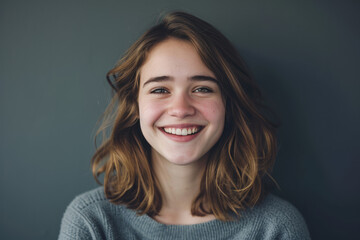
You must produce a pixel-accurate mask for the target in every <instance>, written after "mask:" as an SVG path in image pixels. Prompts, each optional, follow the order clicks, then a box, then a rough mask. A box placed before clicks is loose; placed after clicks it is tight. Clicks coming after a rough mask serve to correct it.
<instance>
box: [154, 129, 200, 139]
mask: <svg viewBox="0 0 360 240" xmlns="http://www.w3.org/2000/svg"><path fill="white" fill-rule="evenodd" d="M203 128H204V126H200V125H188V126H165V127H159V129H160V130H161V132H163V133H164V134H165V135H166V136H168V137H170V138H171V139H173V140H175V141H180V142H187V141H190V140H192V139H194V138H195V137H196V136H197V135H198V134H199V133H200V132H201V130H202V129H203Z"/></svg>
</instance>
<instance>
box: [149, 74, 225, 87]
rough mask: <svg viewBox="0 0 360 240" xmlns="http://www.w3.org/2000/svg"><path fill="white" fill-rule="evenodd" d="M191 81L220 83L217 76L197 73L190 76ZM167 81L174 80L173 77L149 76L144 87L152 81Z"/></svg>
mask: <svg viewBox="0 0 360 240" xmlns="http://www.w3.org/2000/svg"><path fill="white" fill-rule="evenodd" d="M189 80H190V81H211V82H215V83H216V84H218V80H217V79H216V78H213V77H210V76H205V75H195V76H192V77H190V78H189ZM165 81H174V78H173V77H170V76H159V77H152V78H149V79H148V80H147V81H146V82H144V84H143V87H144V86H145V85H146V84H149V83H152V82H165Z"/></svg>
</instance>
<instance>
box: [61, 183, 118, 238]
mask: <svg viewBox="0 0 360 240" xmlns="http://www.w3.org/2000/svg"><path fill="white" fill-rule="evenodd" d="M114 207H115V206H113V204H111V203H110V202H109V201H108V200H107V199H106V197H105V194H104V188H103V187H98V188H96V189H94V190H91V191H88V192H86V193H83V194H81V195H79V196H77V197H75V199H74V200H72V202H71V203H70V204H69V205H68V207H67V208H66V211H65V213H64V216H63V218H62V221H61V227H60V235H59V239H98V238H99V237H100V238H101V236H102V235H103V231H102V229H104V226H105V225H106V224H107V222H108V219H109V218H111V217H112V216H111V215H112V214H113V213H115V212H114V211H112V208H114Z"/></svg>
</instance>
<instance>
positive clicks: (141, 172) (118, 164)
mask: <svg viewBox="0 0 360 240" xmlns="http://www.w3.org/2000/svg"><path fill="white" fill-rule="evenodd" d="M170 37H173V38H178V39H181V40H184V41H188V42H189V43H191V44H192V45H193V46H194V47H195V49H196V51H197V52H198V54H199V56H200V57H201V59H202V61H203V62H204V64H205V65H206V66H207V67H208V68H209V69H210V70H211V71H212V72H213V73H214V74H215V76H216V79H217V80H218V82H219V86H220V89H221V91H222V95H223V96H224V98H225V100H226V110H225V111H226V114H225V115H226V116H225V127H224V131H223V134H222V136H221V137H220V139H219V140H218V142H217V143H216V144H215V145H214V146H213V147H212V148H211V149H210V154H209V156H210V157H209V159H208V161H207V163H206V167H205V171H204V174H203V176H202V180H201V184H200V192H199V194H198V196H197V197H196V199H194V201H193V204H192V208H191V212H192V214H193V215H197V216H203V215H205V214H214V215H215V217H216V218H217V219H220V220H230V219H231V218H232V216H233V214H234V213H235V214H236V215H239V214H240V212H241V210H243V209H245V208H247V207H252V206H254V205H255V204H256V203H258V202H259V201H260V200H261V198H262V197H263V196H264V195H265V193H266V188H265V187H264V186H265V184H264V182H265V181H264V179H266V178H269V177H270V174H269V171H270V170H271V168H272V166H273V163H274V160H275V156H276V136H275V130H276V125H275V124H273V123H272V122H271V121H269V120H268V118H267V117H265V116H266V114H265V111H264V110H265V109H266V108H265V106H264V104H263V100H262V96H261V93H260V90H259V88H258V87H257V85H256V83H255V82H254V80H253V77H252V76H251V75H250V73H249V71H248V69H247V67H246V66H245V64H244V62H243V61H242V60H241V58H240V57H239V55H238V54H237V51H236V49H235V48H234V47H233V46H232V44H231V43H230V42H229V41H228V39H226V37H224V36H223V35H222V34H221V33H220V32H219V31H218V30H217V29H215V28H214V27H213V26H211V25H210V24H208V23H207V22H205V21H203V20H201V19H199V18H197V17H195V16H193V15H190V14H188V13H184V12H172V13H169V14H167V15H165V16H164V17H163V18H162V20H161V21H160V22H159V23H158V24H157V25H155V26H154V27H152V28H151V29H149V30H148V31H147V32H145V33H144V34H143V35H142V36H141V37H140V38H139V39H138V40H137V41H136V42H135V43H134V44H133V45H132V46H131V47H130V48H129V50H128V51H127V52H126V54H125V55H124V57H123V58H122V59H121V60H120V61H119V62H118V64H117V65H116V67H115V68H113V69H112V70H110V71H109V72H108V74H107V80H108V82H109V84H110V86H111V87H112V89H113V93H114V96H113V99H112V102H111V103H110V105H109V106H108V108H107V110H106V111H105V113H104V115H103V122H102V125H101V126H100V128H99V130H98V133H97V137H99V134H100V133H101V132H102V133H103V135H102V140H103V143H102V144H101V146H100V147H99V148H98V149H97V151H96V152H95V154H94V156H93V158H92V161H91V163H92V171H93V174H94V177H95V179H96V180H97V181H98V182H99V183H100V181H99V177H100V175H101V174H104V180H103V184H104V189H105V194H106V196H107V198H108V199H109V200H110V201H111V202H112V203H115V204H123V205H126V206H127V207H128V208H130V209H134V210H136V211H137V212H138V213H139V214H148V215H150V216H154V215H156V214H158V213H159V211H160V209H161V206H162V199H161V189H160V186H159V183H158V182H157V180H156V177H155V176H154V175H153V170H152V167H151V154H150V153H151V147H150V145H149V144H148V143H147V142H146V140H145V138H144V137H143V135H142V132H141V130H140V125H139V114H138V101H137V98H138V92H139V82H140V68H141V66H142V65H143V63H144V61H145V59H146V58H147V55H148V53H149V51H150V50H151V49H152V48H153V47H154V46H155V45H156V44H158V43H160V42H162V41H164V40H165V39H167V38H170ZM107 133H108V134H107ZM95 142H96V141H95ZM270 178H271V177H270ZM271 179H272V178H271ZM205 203H206V206H207V207H206V209H205V207H204V204H205Z"/></svg>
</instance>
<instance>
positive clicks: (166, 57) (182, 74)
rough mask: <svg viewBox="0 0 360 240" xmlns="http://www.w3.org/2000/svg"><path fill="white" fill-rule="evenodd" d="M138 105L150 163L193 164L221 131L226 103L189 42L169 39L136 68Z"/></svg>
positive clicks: (160, 44)
mask: <svg viewBox="0 0 360 240" xmlns="http://www.w3.org/2000/svg"><path fill="white" fill-rule="evenodd" d="M138 103H139V118H140V127H141V131H142V133H143V135H144V137H145V139H146V140H147V142H148V143H149V144H150V146H151V147H152V156H153V160H154V159H159V160H166V161H167V162H170V163H173V164H177V165H185V164H191V163H194V162H196V161H197V160H199V159H201V158H202V157H203V156H204V155H205V154H206V153H207V152H208V151H209V150H210V148H211V147H212V146H214V144H215V143H216V142H217V141H218V139H219V138H220V136H221V134H222V132H223V128H224V121H225V104H224V101H223V97H222V95H221V91H220V88H219V86H218V84H217V80H216V79H215V76H214V74H213V73H212V72H211V71H210V70H209V69H208V68H207V67H206V66H205V65H204V63H203V62H202V61H201V59H200V56H199V55H198V53H197V52H196V50H195V48H194V47H193V46H192V45H191V44H190V43H189V42H186V41H183V40H179V39H175V38H169V39H167V40H165V41H163V42H160V43H159V44H157V45H156V46H154V47H153V48H152V49H151V51H150V53H149V55H148V57H147V60H146V61H145V63H144V64H143V66H142V67H141V69H140V87H139V97H138Z"/></svg>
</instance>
